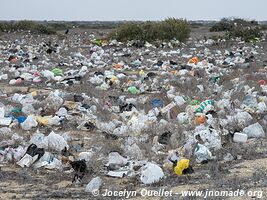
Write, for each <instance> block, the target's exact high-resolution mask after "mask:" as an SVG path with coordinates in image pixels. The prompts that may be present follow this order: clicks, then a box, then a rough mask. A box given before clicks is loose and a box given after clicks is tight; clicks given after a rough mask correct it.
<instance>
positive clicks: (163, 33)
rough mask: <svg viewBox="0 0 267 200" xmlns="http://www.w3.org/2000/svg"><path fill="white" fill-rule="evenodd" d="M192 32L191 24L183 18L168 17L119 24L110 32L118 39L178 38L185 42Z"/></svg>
mask: <svg viewBox="0 0 267 200" xmlns="http://www.w3.org/2000/svg"><path fill="white" fill-rule="evenodd" d="M189 34H190V24H189V23H188V22H187V21H186V20H183V19H175V18H168V19H166V20H164V21H160V22H151V21H147V22H142V23H140V22H139V23H128V24H124V25H121V26H119V27H118V28H117V29H116V30H114V31H113V32H112V33H111V34H110V38H114V39H117V40H118V41H123V42H125V41H129V40H138V41H148V42H153V41H156V40H162V41H167V40H172V39H177V40H179V41H181V42H185V41H186V39H187V38H188V37H189Z"/></svg>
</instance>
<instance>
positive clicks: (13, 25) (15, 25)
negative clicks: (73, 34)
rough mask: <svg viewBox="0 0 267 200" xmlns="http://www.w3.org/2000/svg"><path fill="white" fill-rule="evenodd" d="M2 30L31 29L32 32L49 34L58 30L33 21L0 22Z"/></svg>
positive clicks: (0, 29)
mask: <svg viewBox="0 0 267 200" xmlns="http://www.w3.org/2000/svg"><path fill="white" fill-rule="evenodd" d="M0 31H2V32H14V31H31V32H32V33H37V34H48V35H50V34H55V33H56V30H55V29H54V28H53V27H51V26H49V25H44V24H40V23H36V22H32V21H18V22H2V23H0Z"/></svg>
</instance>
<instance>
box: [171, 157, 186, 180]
mask: <svg viewBox="0 0 267 200" xmlns="http://www.w3.org/2000/svg"><path fill="white" fill-rule="evenodd" d="M188 167H189V159H181V160H179V162H177V165H176V167H174V172H175V173H176V174H177V175H178V176H182V174H183V171H184V170H185V169H187V168H188Z"/></svg>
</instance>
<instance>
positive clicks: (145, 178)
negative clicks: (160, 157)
mask: <svg viewBox="0 0 267 200" xmlns="http://www.w3.org/2000/svg"><path fill="white" fill-rule="evenodd" d="M163 177H164V173H163V171H162V169H161V168H160V167H159V166H158V165H156V164H153V163H148V164H146V165H145V166H144V167H143V169H142V171H141V177H140V179H141V182H142V183H144V184H152V183H155V182H158V181H159V180H160V179H161V178H163Z"/></svg>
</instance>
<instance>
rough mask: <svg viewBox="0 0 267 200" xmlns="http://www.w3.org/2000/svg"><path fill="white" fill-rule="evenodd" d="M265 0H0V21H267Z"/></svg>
mask: <svg viewBox="0 0 267 200" xmlns="http://www.w3.org/2000/svg"><path fill="white" fill-rule="evenodd" d="M266 8H267V0H253V1H252V0H0V20H21V19H27V20H68V21H72V20H73V21H74V20H81V21H90V20H105V21H110V20H161V19H164V18H166V17H177V18H187V19H188V20H198V19H206V20H214V19H215V20H218V19H221V18H222V17H232V16H234V17H242V18H246V19H256V20H267V12H266V11H265V10H266Z"/></svg>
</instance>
